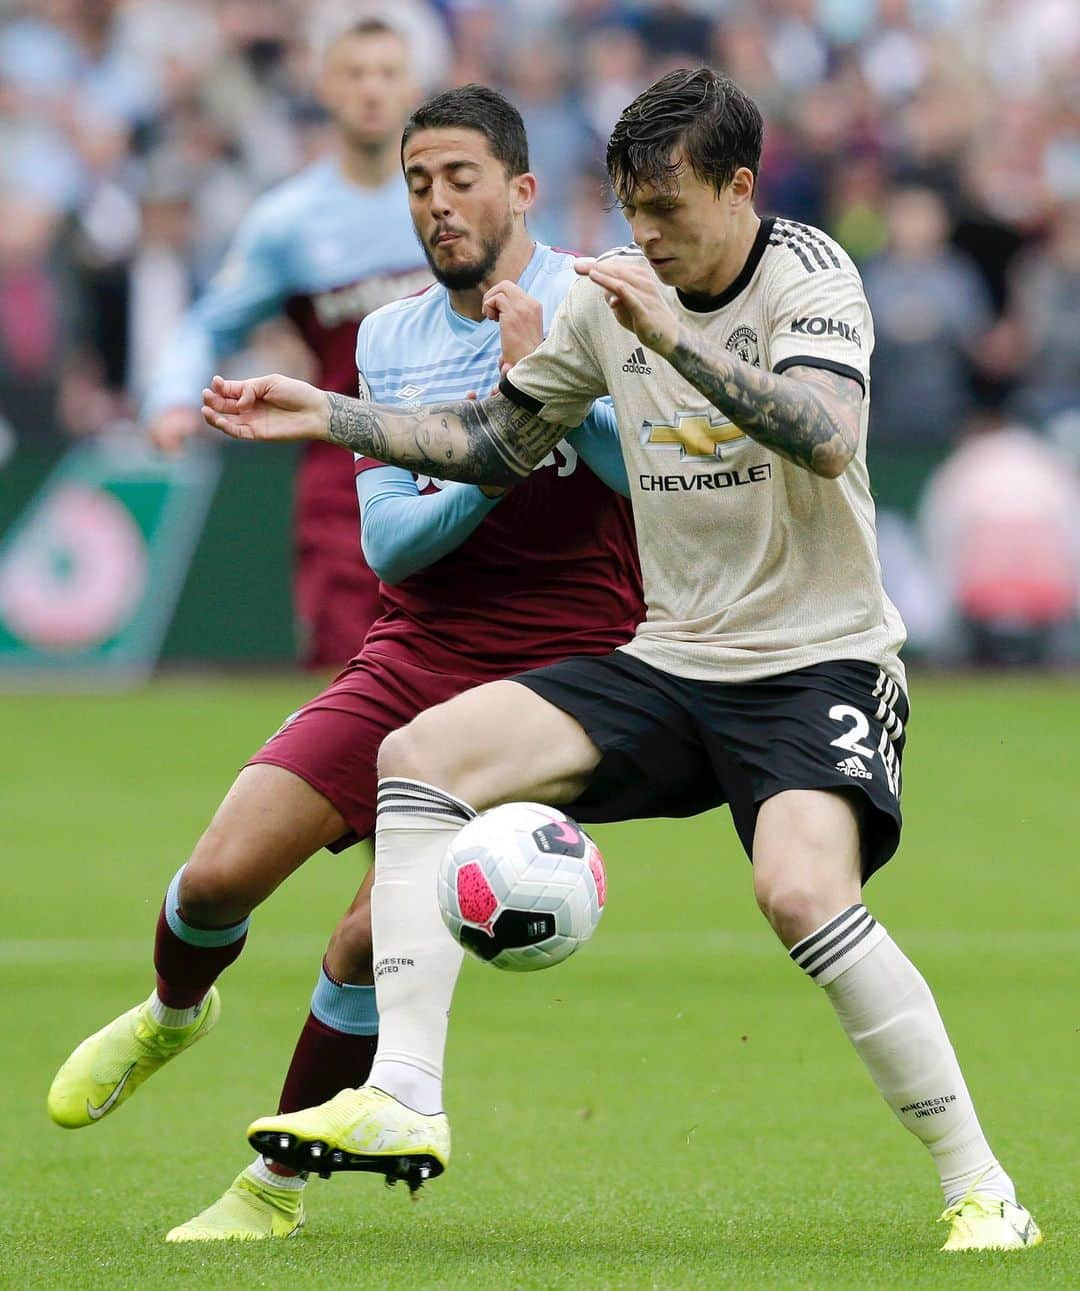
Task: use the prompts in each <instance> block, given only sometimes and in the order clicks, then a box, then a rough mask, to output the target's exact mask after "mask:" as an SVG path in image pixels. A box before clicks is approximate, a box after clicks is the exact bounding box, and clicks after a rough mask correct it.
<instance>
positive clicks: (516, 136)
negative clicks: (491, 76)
mask: <svg viewBox="0 0 1080 1291" xmlns="http://www.w3.org/2000/svg"><path fill="white" fill-rule="evenodd" d="M455 126H457V127H460V128H461V129H464V130H476V131H478V132H479V133H480V134H482V135H483V136H484V138H485V139H487V141H488V144H489V145H490V147H491V152H492V156H494V157H497V158H498V159H499V161H501V162H502V164H503V165H504V166H505V167H506V173H507V174H508V175H524V173H525V172H526V171H527V170H528V169H529V141H528V139H527V138H526V137H525V122H524V121H522V119H521V113H520V112H519V111H518V110H517V108H515V107H514V105H513V104H512V103H511V102H510V101H509V99H504V98H503V96H502V95H501V94H500V93H499V92H498V91H497V90H491V89H488V87H487V86H486V85H461V86H459V87H458V88H457V89H456V90H447V91H446V92H445V93H443V94H436V95H435V97H434V98H431V99H428V100H427V102H426V103H421V104H420V106H419V107H418V108H417V109H416V111H415V112H414V113H413V114H412V116H411V117H410V118H409V119H408V121H406V123H405V129H404V131H403V133H402V136H401V155H402V159H403V161H404V157H405V145H406V144H407V143H408V142H409V140H410V139H411V138H412V136H413V135H414V134H415V133H416V132H417V130H447V129H453V128H454V127H455Z"/></svg>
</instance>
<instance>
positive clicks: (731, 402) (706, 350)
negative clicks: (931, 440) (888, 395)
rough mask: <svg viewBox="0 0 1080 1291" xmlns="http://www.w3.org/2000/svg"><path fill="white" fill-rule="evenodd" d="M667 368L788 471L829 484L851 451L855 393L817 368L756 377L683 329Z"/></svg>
mask: <svg viewBox="0 0 1080 1291" xmlns="http://www.w3.org/2000/svg"><path fill="white" fill-rule="evenodd" d="M668 362H669V363H670V364H671V365H672V367H674V368H675V369H676V370H677V371H678V372H680V373H681V374H682V375H683V376H684V377H685V378H686V379H687V381H689V382H690V384H691V385H692V386H694V387H695V388H696V389H698V390H700V391H701V393H702V394H703V395H704V396H705V397H706V398H707V399H708V400H709V402H710V403H711V404H712V405H713V406H714V407H715V408H718V409H719V410H720V411H721V412H723V413H726V414H727V415H728V416H729V417H730V418H731V420H732V421H733V422H734V423H735V425H736V426H738V427H739V429H740V430H742V431H744V432H745V433H746V434H747V435H749V436H750V437H751V439H756V440H757V441H758V443H759V444H764V445H765V447H766V448H771V449H773V451H774V452H777V453H781V454H782V455H783V456H784V457H786V458H788V460H789V461H792V462H794V463H795V464H796V466H803V467H805V468H806V469H807V470H808V471H813V472H814V474H815V475H824V476H826V477H827V478H829V479H835V478H836V476H838V475H840V474H841V473H842V472H843V470H844V468H845V467H846V466H847V464H848V462H850V461H851V459H852V457H854V456H855V450H856V449H857V448H858V446H859V421H860V414H861V409H862V398H863V395H862V390H861V388H860V387H859V385H858V383H857V382H856V381H853V380H852V379H851V378H850V377H846V376H842V375H838V374H837V373H834V372H827V371H825V370H824V369H823V368H813V367H794V368H790V369H789V370H788V372H787V373H784V374H782V375H777V374H776V373H775V372H763V371H762V370H761V369H760V368H755V367H753V366H752V365H751V364H749V363H746V362H745V361H744V360H742V359H740V358H737V357H736V356H735V355H733V354H729V353H727V351H724V350H720V351H718V350H716V349H715V347H713V346H710V345H708V343H707V342H705V341H703V340H702V338H701V337H699V336H697V335H695V334H693V333H692V332H690V331H689V330H688V329H687V328H685V327H684V328H682V329H681V330H680V332H679V339H678V342H677V343H676V345H675V348H674V349H673V350H672V351H671V353H670V354H669V355H668Z"/></svg>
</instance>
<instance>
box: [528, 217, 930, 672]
mask: <svg viewBox="0 0 1080 1291" xmlns="http://www.w3.org/2000/svg"><path fill="white" fill-rule="evenodd" d="M608 254H609V255H641V252H640V250H639V249H638V248H636V247H626V248H620V249H618V250H617V251H614V252H609V253H608ZM661 290H662V291H663V293H664V295H665V297H666V298H667V300H668V302H669V304H670V305H671V308H672V309H673V311H674V312H675V314H676V315H677V316H678V317H679V319H680V321H681V322H683V323H684V324H685V325H686V326H687V327H688V328H689V329H691V330H692V331H697V332H700V333H702V334H703V336H705V337H707V338H708V340H709V342H711V343H712V344H713V345H716V346H719V347H720V348H721V349H726V350H729V351H731V352H733V353H735V354H737V355H738V356H739V357H740V358H741V359H744V360H745V361H746V362H748V363H752V364H754V365H755V366H762V367H764V368H766V369H771V370H772V371H774V372H785V371H787V370H788V369H789V368H793V367H798V366H809V367H818V368H826V369H828V370H830V371H833V372H838V373H841V374H843V375H846V376H849V377H850V378H851V379H852V380H853V381H857V382H858V383H859V385H860V386H861V387H862V389H863V394H864V397H863V410H862V423H861V432H860V437H859V446H858V451H857V453H856V455H855V458H854V460H853V461H852V462H851V464H850V465H849V466H848V468H847V470H846V471H845V472H844V473H843V475H841V476H840V477H839V479H835V480H829V479H824V478H822V477H820V476H817V475H814V474H813V473H812V472H810V471H808V470H805V469H803V468H802V467H799V466H796V465H794V464H793V463H792V462H789V461H787V460H786V459H785V458H783V457H781V456H779V454H777V453H774V452H771V451H770V450H769V449H767V448H765V447H764V446H763V445H761V444H759V443H757V442H756V441H755V440H753V439H751V438H749V437H748V436H746V435H744V434H743V433H742V431H740V430H739V428H738V426H736V425H733V424H732V423H731V421H729V419H728V418H727V417H726V416H724V415H723V414H722V413H720V412H719V411H717V409H716V408H714V407H713V406H712V405H711V404H710V403H709V401H708V400H707V399H706V398H705V396H704V395H702V394H701V393H700V392H699V391H697V390H695V389H694V387H693V386H692V385H690V383H689V382H687V381H686V380H684V379H683V377H681V376H680V375H679V373H678V372H676V371H675V369H674V368H673V367H672V366H671V365H670V364H669V363H668V362H667V361H666V360H664V359H662V358H661V357H660V356H659V355H657V354H654V353H652V352H651V351H650V350H648V349H646V348H645V347H644V346H642V345H641V343H640V342H639V341H638V339H637V337H636V336H635V335H634V334H633V333H632V332H629V331H627V330H626V329H625V328H623V327H622V326H620V324H619V323H618V322H617V321H616V319H615V316H614V314H613V313H612V312H611V309H610V307H609V306H608V304H607V301H606V299H605V296H604V292H603V290H602V289H601V288H600V287H598V286H597V285H596V284H595V283H593V282H591V281H590V280H589V279H587V278H581V279H579V280H578V281H577V282H576V283H575V284H574V285H573V286H572V287H571V288H570V292H569V294H568V295H567V297H566V299H565V301H564V302H563V304H562V306H561V307H560V309H559V311H558V313H557V314H556V316H555V318H554V320H553V323H552V326H551V330H550V332H549V333H548V336H547V338H546V339H545V341H544V342H543V344H541V345H540V346H539V348H538V349H536V350H535V351H534V352H533V353H532V354H530V355H529V356H528V357H527V358H524V359H522V360H521V362H519V363H518V364H516V365H515V366H514V368H513V369H512V370H511V371H510V372H509V374H508V376H507V380H506V382H504V387H503V388H504V390H505V391H506V393H508V394H509V395H510V397H512V398H517V399H518V400H519V401H520V402H522V403H524V404H525V405H526V406H528V407H530V408H532V409H533V410H534V411H536V412H537V413H538V414H539V415H540V416H542V417H543V418H545V419H546V420H549V421H556V422H562V423H563V424H565V425H569V426H576V425H578V424H579V423H580V422H581V420H582V419H583V418H584V417H585V416H586V415H587V413H588V411H589V408H590V406H591V404H592V401H593V400H594V399H596V398H598V397H599V396H600V395H603V394H610V395H611V396H612V398H613V400H614V404H615V409H616V413H617V415H618V422H619V434H620V438H621V442H622V451H623V456H624V458H625V460H626V466H627V473H628V476H629V480H630V490H631V499H632V502H633V508H634V519H635V523H636V525H637V533H638V545H639V549H640V553H641V568H642V575H643V578H644V585H645V598H646V602H647V606H648V609H647V617H646V619H645V622H644V623H642V624H641V626H640V627H639V628H638V631H637V633H636V635H635V637H634V639H633V640H632V641H631V642H630V643H629V644H628V645H626V646H624V647H623V648H624V649H625V650H626V651H627V652H628V653H629V654H632V655H634V656H636V657H637V658H639V659H642V660H644V661H645V662H646V663H649V664H652V665H653V666H654V667H657V668H660V669H663V670H664V671H666V672H670V673H674V674H676V675H677V676H681V677H691V678H698V679H702V680H711V681H751V680H754V679H755V678H759V677H768V676H773V675H775V674H777V673H781V672H789V671H791V670H792V669H795V668H802V667H806V666H808V665H810V664H814V663H820V662H823V661H825V660H829V659H862V660H866V661H867V662H869V663H874V664H877V665H878V666H879V667H881V668H883V669H885V671H886V672H887V673H888V674H889V675H890V676H891V677H893V678H894V680H896V681H897V682H899V683H900V684H903V682H904V673H903V666H902V664H901V663H900V660H899V655H898V652H899V649H900V647H901V645H902V644H903V642H904V637H905V633H904V626H903V623H902V622H901V619H900V616H899V614H898V613H897V611H896V608H895V607H894V606H893V604H892V602H891V601H890V600H889V598H888V597H887V596H886V595H885V591H884V589H883V587H882V583H881V570H880V566H879V564H878V554H877V539H876V534H875V528H874V503H873V499H872V498H871V496H870V485H869V480H868V478H867V472H866V429H867V413H868V407H869V385H870V375H869V363H870V352H871V350H872V349H873V344H874V330H873V321H872V319H871V317H870V310H869V307H868V305H867V303H866V296H865V294H864V292H863V287H862V282H861V280H860V278H859V274H858V271H857V269H856V268H855V266H854V264H853V263H852V262H851V260H850V258H849V257H848V256H847V254H846V253H845V252H844V250H843V249H842V248H841V247H840V246H839V245H838V244H837V243H836V242H834V241H833V240H832V239H831V238H830V237H828V236H827V235H826V234H825V233H822V232H821V231H819V230H818V229H814V228H810V227H808V226H807V225H803V224H796V223H794V222H792V221H790V220H780V219H775V220H774V219H767V220H763V221H762V223H761V227H760V229H759V231H758V235H757V238H756V240H755V242H754V246H753V248H752V250H751V252H750V255H749V257H748V259H747V262H746V264H745V266H744V267H743V269H742V271H741V272H740V274H739V275H738V277H737V278H736V280H735V281H734V282H733V283H732V284H731V286H730V287H729V288H728V289H727V290H726V291H725V292H724V293H723V294H722V295H721V296H718V297H713V298H709V299H699V298H693V299H691V298H688V297H685V296H681V295H680V293H679V292H677V291H676V290H675V288H673V287H666V286H662V287H661Z"/></svg>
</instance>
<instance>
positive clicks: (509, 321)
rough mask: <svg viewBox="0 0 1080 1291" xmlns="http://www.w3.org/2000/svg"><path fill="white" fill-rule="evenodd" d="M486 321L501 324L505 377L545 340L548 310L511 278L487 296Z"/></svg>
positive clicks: (502, 362)
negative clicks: (494, 321)
mask: <svg viewBox="0 0 1080 1291" xmlns="http://www.w3.org/2000/svg"><path fill="white" fill-rule="evenodd" d="M483 308H484V317H485V318H493V319H495V320H496V321H497V322H498V324H499V338H500V339H501V341H502V356H501V358H500V360H499V371H500V372H501V373H502V374H503V375H505V374H506V372H507V370H508V369H509V368H512V367H513V366H514V364H515V363H516V362H517V361H518V359H523V358H524V357H525V355H526V354H531V353H532V352H533V350H535V349H536V347H537V346H538V345H539V344H540V342H541V341H542V340H543V339H544V307H543V305H541V304H540V302H539V301H538V300H537V299H536V298H535V297H533V296H530V295H529V293H528V292H527V291H525V290H524V288H522V287H519V286H518V284H517V283H516V282H511V281H510V279H509V278H506V279H504V280H503V281H502V282H497V283H496V284H495V286H494V287H489V288H488V290H487V291H486V292H485V293H484V305H483Z"/></svg>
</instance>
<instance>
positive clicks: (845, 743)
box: [829, 704, 874, 758]
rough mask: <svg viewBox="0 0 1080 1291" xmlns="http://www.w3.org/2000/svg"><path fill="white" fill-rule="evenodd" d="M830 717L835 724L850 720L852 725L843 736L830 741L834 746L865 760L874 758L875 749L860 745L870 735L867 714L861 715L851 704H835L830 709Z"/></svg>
mask: <svg viewBox="0 0 1080 1291" xmlns="http://www.w3.org/2000/svg"><path fill="white" fill-rule="evenodd" d="M829 716H830V717H831V718H832V720H833V721H834V722H845V721H847V720H848V719H850V720H851V723H852V725H851V726H850V727H848V729H847V730H846V731H845V732H844V733H843V734H842V735H838V736H837V737H836V739H835V740H830V741H829V743H830V744H831V745H832V746H834V747H835V748H838V749H844V750H845V751H846V752H848V753H857V754H859V756H860V757H864V758H872V757H873V756H874V750H873V749H871V748H868V747H867V746H866V745H865V744H860V743H859V741H860V740H864V739H866V737H867V736H868V735H869V734H870V723H869V722H868V721H867V720H866V716H865V714H863V713H860V712H859V710H858V709H857V708H852V706H851V705H850V704H834V705H833V706H832V708H830V709H829Z"/></svg>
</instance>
